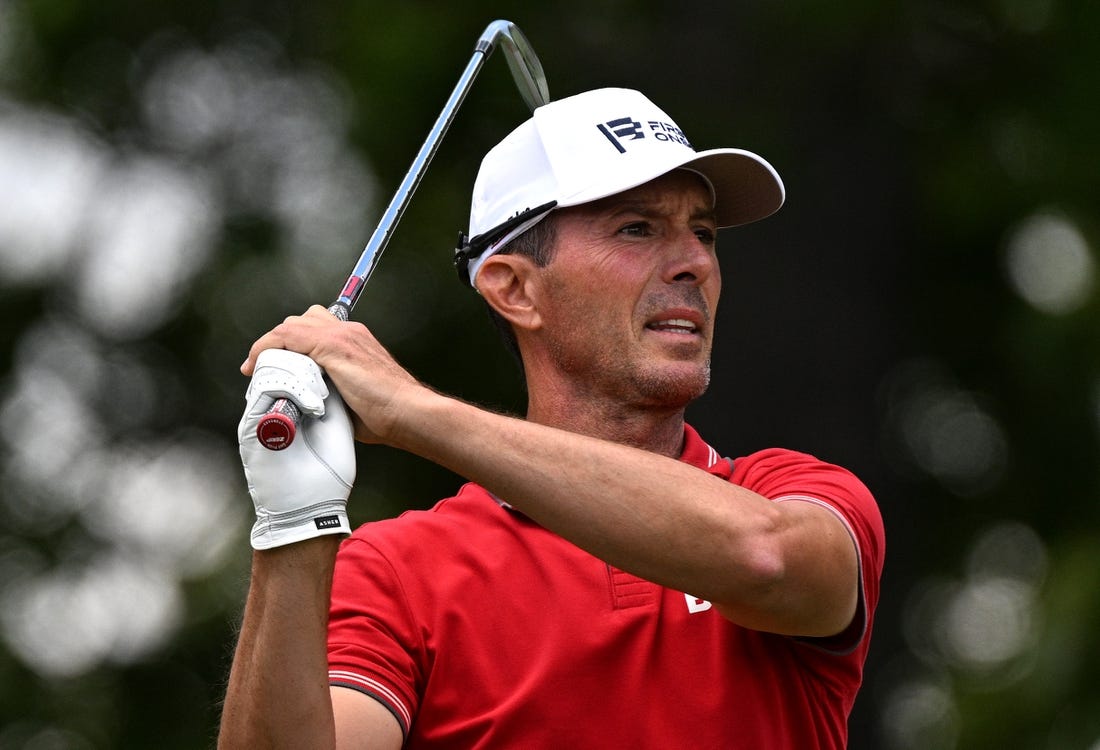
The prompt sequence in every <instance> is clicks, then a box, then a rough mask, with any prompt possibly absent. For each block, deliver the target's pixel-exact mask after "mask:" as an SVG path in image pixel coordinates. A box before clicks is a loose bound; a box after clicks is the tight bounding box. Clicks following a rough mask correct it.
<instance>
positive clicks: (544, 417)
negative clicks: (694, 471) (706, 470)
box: [527, 397, 684, 458]
mask: <svg viewBox="0 0 1100 750" xmlns="http://www.w3.org/2000/svg"><path fill="white" fill-rule="evenodd" d="M527 419H528V420H529V421H531V422H537V423H539V424H544V425H548V426H550V427H557V428H560V429H563V430H568V431H570V432H576V433H579V434H581V435H588V436H590V437H596V438H600V439H603V440H609V441H611V442H615V443H620V444H622V445H629V446H632V447H634V448H640V449H642V450H647V451H650V452H652V453H659V454H661V455H662V456H669V457H671V458H679V457H680V454H681V453H682V452H683V447H684V409H683V408H651V407H636V406H630V405H626V404H621V403H615V404H612V403H607V402H602V401H598V402H592V401H582V402H579V403H578V402H576V401H565V400H561V399H553V398H536V397H532V398H531V400H530V402H529V404H528V408H527Z"/></svg>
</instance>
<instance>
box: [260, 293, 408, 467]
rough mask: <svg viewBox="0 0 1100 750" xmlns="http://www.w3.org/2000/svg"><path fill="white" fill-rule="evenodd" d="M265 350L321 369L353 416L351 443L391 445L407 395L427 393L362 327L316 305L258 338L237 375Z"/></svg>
mask: <svg viewBox="0 0 1100 750" xmlns="http://www.w3.org/2000/svg"><path fill="white" fill-rule="evenodd" d="M270 349H286V350H289V351H292V352H299V353H301V354H304V355H306V356H307V357H309V358H310V359H312V360H313V361H314V362H316V363H317V364H318V365H320V366H321V367H322V368H323V369H324V372H325V374H326V375H327V377H328V378H329V380H330V381H331V382H332V383H334V384H335V385H336V387H337V388H338V389H339V391H340V394H341V395H342V396H343V398H344V401H345V402H346V403H347V406H348V408H349V409H350V410H351V412H352V420H353V425H354V428H355V437H356V439H358V440H361V441H363V442H365V443H384V444H388V445H393V444H394V443H393V438H394V434H393V431H394V430H393V428H394V426H395V425H396V424H397V423H398V421H399V418H400V416H401V414H402V413H403V410H404V403H405V399H406V397H408V396H411V395H412V394H414V393H417V392H423V391H425V390H426V389H425V388H424V386H423V385H421V384H420V383H418V382H417V381H416V379H415V378H413V377H412V375H410V374H409V373H408V372H407V371H406V370H405V369H404V368H403V367H401V365H399V364H398V363H397V362H396V361H395V360H394V359H393V357H392V356H391V355H390V353H389V352H387V351H386V349H385V348H384V347H383V346H382V345H381V344H380V343H379V342H378V340H377V339H376V338H375V337H374V335H373V334H372V333H371V332H370V331H369V330H368V329H367V328H366V327H365V326H363V325H362V324H360V323H352V322H342V321H340V320H337V319H336V318H335V317H333V316H332V314H331V313H329V312H328V310H326V309H325V308H323V307H321V306H319V305H314V306H313V307H311V308H309V310H307V311H306V312H305V314H303V315H293V316H291V317H289V318H287V319H286V320H284V321H283V322H282V323H280V324H279V325H277V326H275V328H273V329H272V330H270V331H268V332H267V333H265V334H264V335H263V336H261V337H260V338H259V339H257V340H256V342H255V343H253V344H252V348H251V349H250V350H249V353H248V359H246V360H245V361H244V363H243V364H242V365H241V372H242V373H244V374H245V375H251V374H252V373H253V371H254V370H255V369H256V367H257V366H258V364H257V357H259V356H260V354H261V353H262V352H265V351H267V350H270ZM397 447H401V446H397Z"/></svg>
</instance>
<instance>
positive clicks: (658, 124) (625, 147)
mask: <svg viewBox="0 0 1100 750" xmlns="http://www.w3.org/2000/svg"><path fill="white" fill-rule="evenodd" d="M679 168H684V169H691V170H693V171H695V172H697V173H699V174H701V175H702V176H703V177H705V178H706V179H707V180H708V181H709V182H710V185H711V188H712V191H713V193H714V198H715V204H714V209H715V217H716V219H717V222H718V226H720V227H732V226H738V225H741V224H748V223H749V222H753V221H757V220H758V219H763V218H765V217H767V216H770V215H771V214H773V213H775V212H776V211H777V210H779V207H780V206H782V205H783V199H784V189H783V181H782V180H781V179H780V178H779V175H778V173H776V171H775V169H773V168H772V166H771V165H770V164H768V162H766V161H765V160H764V159H762V158H760V157H759V156H757V155H756V154H754V153H751V152H749V151H744V150H742V149H736V148H722V149H711V150H709V151H696V150H695V149H693V148H692V147H691V144H690V143H689V141H688V139H687V138H686V137H685V136H684V133H683V131H682V130H681V129H680V128H679V127H678V126H677V125H676V123H675V122H673V121H672V118H671V117H669V116H668V115H667V114H665V113H664V112H663V111H662V110H661V109H659V108H658V107H657V106H656V105H655V104H653V102H651V101H650V100H649V99H647V98H646V97H645V96H643V95H642V94H641V93H639V92H637V91H633V90H630V89H617V88H608V89H596V90H594V91H588V92H585V93H583V94H577V95H576V96H571V97H568V98H566V99H559V100H558V101H554V102H550V103H549V104H546V105H544V106H542V107H539V108H537V109H536V110H535V112H534V115H533V116H532V117H531V119H529V120H527V121H526V122H524V123H523V124H522V125H520V126H519V127H518V128H516V129H515V130H513V131H512V132H511V133H510V134H509V135H508V136H507V137H505V138H504V140H502V141H501V142H500V143H498V144H497V145H496V146H494V147H493V148H492V149H491V150H490V151H489V153H487V154H486V155H485V158H484V159H483V160H482V162H481V170H480V171H479V172H478V175H477V180H476V181H475V182H474V193H473V201H472V204H471V208H470V232H469V240H467V239H466V238H465V237H463V238H461V239H460V242H459V247H458V249H457V251H456V257H455V263H456V265H458V267H459V273H460V275H463V276H464V277H467V274H468V279H469V280H470V283H471V285H476V279H477V273H478V271H479V270H480V268H481V264H482V263H483V262H484V260H485V259H486V258H488V257H489V256H490V255H492V254H493V253H495V252H497V251H498V250H500V249H501V248H502V247H504V245H506V244H507V243H508V242H510V241H511V240H513V239H514V238H515V237H517V236H519V235H520V234H522V233H523V232H525V231H527V230H528V229H530V228H531V227H532V226H534V225H535V224H537V223H538V222H539V221H540V220H542V219H543V218H544V217H545V216H546V215H547V214H548V213H549V212H550V211H552V210H553V209H555V208H565V207H567V206H576V205H579V204H582V203H588V202H589V201H594V200H598V199H600V198H605V197H607V196H609V195H615V194H616V193H621V192H623V191H625V190H630V189H631V188H634V187H637V186H639V185H643V184H645V183H647V182H649V181H650V180H653V179H655V178H657V177H660V176H661V175H663V174H666V173H668V172H671V171H672V170H674V169H679Z"/></svg>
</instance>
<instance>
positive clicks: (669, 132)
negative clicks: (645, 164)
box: [596, 117, 691, 154]
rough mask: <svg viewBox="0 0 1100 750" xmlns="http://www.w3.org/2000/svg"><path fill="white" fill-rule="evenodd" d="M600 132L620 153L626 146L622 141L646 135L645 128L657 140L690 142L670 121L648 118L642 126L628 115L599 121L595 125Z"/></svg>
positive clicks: (622, 152) (681, 143) (623, 151)
mask: <svg viewBox="0 0 1100 750" xmlns="http://www.w3.org/2000/svg"><path fill="white" fill-rule="evenodd" d="M596 127H597V128H599V130H600V132H601V133H603V134H604V137H605V138H607V140H609V141H611V145H612V146H614V147H615V148H616V149H617V150H618V151H619V153H620V154H625V153H626V146H624V145H623V143H624V141H637V140H641V139H644V138H645V137H646V128H648V129H649V134H650V137H651V138H653V139H654V140H657V141H666V142H669V143H678V144H680V145H681V146H687V147H688V148H691V143H690V142H689V141H688V139H687V136H686V135H684V131H682V130H680V128H678V127H676V124H675V123H672V122H661V121H659V120H650V121H649V122H647V123H646V124H645V125H644V126H643V125H642V123H640V122H638V121H637V120H635V119H632V118H630V117H620V118H618V119H616V120H608V121H607V122H601V123H599V124H598V125H596Z"/></svg>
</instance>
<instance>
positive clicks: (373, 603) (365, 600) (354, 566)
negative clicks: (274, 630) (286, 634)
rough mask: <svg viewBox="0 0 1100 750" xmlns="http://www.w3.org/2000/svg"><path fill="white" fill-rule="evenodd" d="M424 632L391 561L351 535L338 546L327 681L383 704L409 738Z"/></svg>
mask: <svg viewBox="0 0 1100 750" xmlns="http://www.w3.org/2000/svg"><path fill="white" fill-rule="evenodd" d="M424 651H425V649H424V645H423V638H422V634H421V633H420V632H419V628H418V627H417V626H416V624H415V620H414V618H413V617H412V615H411V611H410V607H409V604H408V596H407V594H406V591H405V590H404V587H403V586H402V584H401V581H400V578H399V576H398V575H397V573H396V571H395V570H394V568H393V566H392V565H391V564H390V561H389V560H388V559H386V557H385V556H384V555H383V554H382V553H381V552H380V551H379V550H378V549H377V548H376V547H375V546H374V545H372V544H371V543H370V542H368V541H366V540H364V539H361V538H359V537H357V536H352V537H351V538H349V539H348V540H347V541H345V542H344V544H343V545H342V546H341V548H340V552H339V555H338V556H337V559H336V570H335V573H334V575H333V585H332V604H331V608H330V611H329V627H328V661H329V684H330V685H334V686H339V687H345V688H351V689H353V690H358V691H359V692H361V693H365V694H366V695H369V696H370V697H372V698H374V699H375V700H377V701H378V702H380V703H381V704H382V705H383V706H385V707H386V708H387V709H388V710H389V711H390V712H391V713H392V714H393V715H394V717H395V718H396V719H397V721H398V723H399V724H400V725H401V731H402V732H403V733H404V735H405V736H406V737H407V736H408V733H409V728H410V726H411V725H412V720H413V717H414V716H415V715H416V711H417V708H418V695H419V694H420V691H419V690H418V685H420V684H421V683H422V677H423V674H424V669H423V665H424V663H425V661H424V659H425V654H424Z"/></svg>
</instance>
